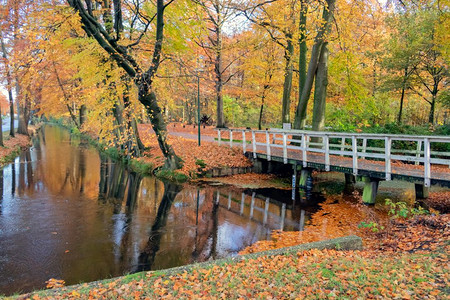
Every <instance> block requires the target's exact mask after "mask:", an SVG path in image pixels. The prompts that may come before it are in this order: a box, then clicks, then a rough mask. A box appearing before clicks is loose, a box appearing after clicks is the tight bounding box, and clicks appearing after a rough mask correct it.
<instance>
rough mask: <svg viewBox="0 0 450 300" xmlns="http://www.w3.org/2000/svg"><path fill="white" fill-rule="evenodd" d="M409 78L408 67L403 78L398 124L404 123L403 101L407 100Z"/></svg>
mask: <svg viewBox="0 0 450 300" xmlns="http://www.w3.org/2000/svg"><path fill="white" fill-rule="evenodd" d="M407 77H408V67H406V68H405V74H404V76H403V83H402V95H401V97H400V109H399V111H398V117H397V123H398V124H401V123H402V114H403V101H404V99H405V89H406V80H407Z"/></svg>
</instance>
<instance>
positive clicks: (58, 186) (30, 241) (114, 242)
mask: <svg viewBox="0 0 450 300" xmlns="http://www.w3.org/2000/svg"><path fill="white" fill-rule="evenodd" d="M308 199H309V200H308V201H305V200H300V201H296V202H295V201H294V202H293V201H292V200H291V192H290V191H289V190H287V191H286V190H273V189H242V188H236V187H232V186H226V185H208V184H200V185H189V184H185V185H177V184H173V183H169V182H163V181H160V180H158V179H156V178H155V177H152V176H146V177H144V176H140V175H138V174H136V173H133V172H129V171H128V170H127V169H126V168H124V166H123V165H121V164H118V163H115V162H113V161H111V160H110V159H108V158H107V157H104V156H103V155H101V154H100V153H99V152H98V151H97V150H96V149H95V148H94V147H93V146H91V145H89V143H87V142H86V141H84V140H82V139H80V138H77V137H73V136H71V135H70V134H69V133H68V132H67V131H66V130H64V129H62V128H60V127H57V126H50V125H47V126H44V127H43V128H42V129H41V130H40V131H39V133H38V134H37V135H36V136H35V137H34V139H33V147H32V148H31V149H30V150H28V151H25V152H23V153H22V154H21V155H20V156H19V157H18V158H16V160H15V161H14V163H11V164H9V165H7V166H5V167H4V168H3V169H2V170H0V295H1V294H4V295H9V294H12V293H19V292H28V291H31V290H33V289H40V288H44V287H45V281H47V280H48V279H50V278H57V279H63V280H65V282H66V284H76V283H80V282H87V281H93V280H98V279H104V278H109V277H114V276H120V275H124V274H127V273H133V272H137V271H142V270H157V269H164V268H170V267H175V266H180V265H185V264H190V263H194V262H200V261H207V260H211V259H217V258H223V257H228V256H234V255H237V253H238V252H239V251H240V250H242V249H243V248H245V247H247V246H249V245H251V244H253V243H254V242H256V241H258V240H264V239H269V238H270V233H271V232H272V231H273V230H278V229H281V230H289V231H296V230H303V228H304V226H305V223H307V222H308V219H309V218H310V216H311V214H312V213H313V212H315V211H316V210H317V209H318V203H319V202H321V201H323V200H324V198H323V196H321V195H320V194H316V193H313V194H312V195H308Z"/></svg>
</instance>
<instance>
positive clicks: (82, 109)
mask: <svg viewBox="0 0 450 300" xmlns="http://www.w3.org/2000/svg"><path fill="white" fill-rule="evenodd" d="M84 122H86V105H84V104H82V105H81V106H80V127H81V126H83V124H84Z"/></svg>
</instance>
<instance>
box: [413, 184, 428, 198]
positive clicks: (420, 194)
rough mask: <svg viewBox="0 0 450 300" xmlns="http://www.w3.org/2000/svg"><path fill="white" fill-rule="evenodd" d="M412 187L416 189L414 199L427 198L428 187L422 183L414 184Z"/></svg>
mask: <svg viewBox="0 0 450 300" xmlns="http://www.w3.org/2000/svg"><path fill="white" fill-rule="evenodd" d="M414 188H415V190H416V199H427V198H428V194H429V191H430V188H429V187H426V186H425V185H424V184H422V183H416V184H414Z"/></svg>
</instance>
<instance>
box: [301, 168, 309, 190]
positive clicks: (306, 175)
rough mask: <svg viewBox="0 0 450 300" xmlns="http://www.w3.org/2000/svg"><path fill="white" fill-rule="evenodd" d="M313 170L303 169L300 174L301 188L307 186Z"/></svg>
mask: <svg viewBox="0 0 450 300" xmlns="http://www.w3.org/2000/svg"><path fill="white" fill-rule="evenodd" d="M311 173H312V170H311V169H306V168H303V169H302V170H301V172H300V182H299V183H298V186H299V187H303V188H305V187H306V186H307V182H308V178H310V177H311Z"/></svg>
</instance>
